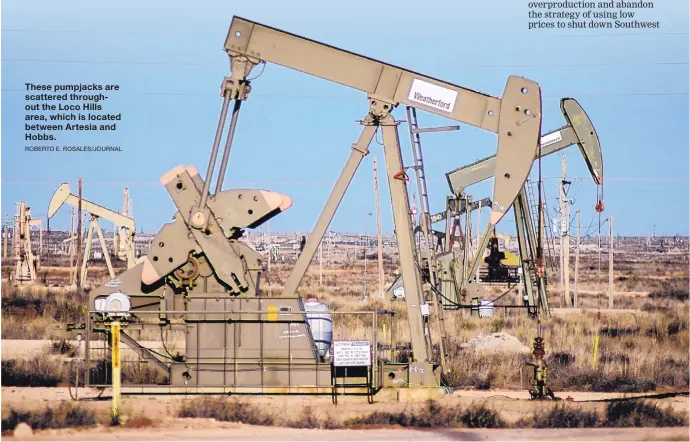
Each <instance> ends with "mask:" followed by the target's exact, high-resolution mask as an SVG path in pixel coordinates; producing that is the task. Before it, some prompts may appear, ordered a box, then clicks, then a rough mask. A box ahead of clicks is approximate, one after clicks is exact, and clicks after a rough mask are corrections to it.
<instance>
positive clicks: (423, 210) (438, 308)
mask: <svg viewBox="0 0 690 442" xmlns="http://www.w3.org/2000/svg"><path fill="white" fill-rule="evenodd" d="M406 110H407V126H408V128H409V131H410V144H411V147H412V156H413V158H414V166H412V167H411V168H412V169H414V171H415V176H416V178H417V194H418V195H419V205H420V206H421V207H420V214H419V219H420V227H421V229H422V233H423V234H424V242H423V243H422V244H421V247H420V249H421V250H420V254H419V256H418V261H421V259H422V258H425V259H426V260H427V263H428V266H429V279H430V281H429V282H430V283H431V288H432V291H433V292H434V293H435V294H436V296H435V297H433V299H435V301H434V302H433V306H434V310H435V312H434V313H435V316H436V318H437V319H438V327H439V331H440V333H441V341H440V348H439V350H440V351H439V353H440V355H441V365H442V366H445V365H446V364H445V360H446V357H447V356H448V353H447V351H448V335H447V333H446V324H445V320H444V317H443V310H444V308H443V304H442V302H441V297H440V292H439V290H440V288H439V287H438V284H437V281H436V271H435V267H436V248H435V247H434V246H435V244H432V242H431V240H430V239H429V238H430V237H431V235H432V232H431V210H430V207H429V194H428V191H427V186H426V175H425V174H424V156H423V155H422V140H421V138H420V136H419V134H420V133H424V132H442V131H447V130H457V129H459V127H458V126H447V127H437V128H428V129H420V128H419V125H418V124H417V111H416V109H415V108H413V107H410V106H407V107H406Z"/></svg>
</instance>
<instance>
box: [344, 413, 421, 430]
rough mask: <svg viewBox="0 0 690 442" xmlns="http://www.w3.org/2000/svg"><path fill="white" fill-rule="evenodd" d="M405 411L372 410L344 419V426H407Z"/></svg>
mask: <svg viewBox="0 0 690 442" xmlns="http://www.w3.org/2000/svg"><path fill="white" fill-rule="evenodd" d="M407 417H408V416H407V413H405V412H404V411H403V412H400V413H390V412H388V411H374V412H372V413H369V414H366V415H364V416H357V417H353V418H350V419H348V420H346V421H345V423H344V425H345V426H346V427H363V426H372V425H373V426H380V425H400V426H403V427H406V426H407V422H408V421H407Z"/></svg>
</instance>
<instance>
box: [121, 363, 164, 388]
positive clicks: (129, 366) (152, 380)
mask: <svg viewBox="0 0 690 442" xmlns="http://www.w3.org/2000/svg"><path fill="white" fill-rule="evenodd" d="M122 382H123V383H127V384H145V385H160V384H167V383H168V378H167V376H165V375H163V374H162V373H161V372H159V371H158V370H156V369H155V368H153V367H151V366H150V365H149V364H146V363H139V362H132V363H125V364H123V365H122Z"/></svg>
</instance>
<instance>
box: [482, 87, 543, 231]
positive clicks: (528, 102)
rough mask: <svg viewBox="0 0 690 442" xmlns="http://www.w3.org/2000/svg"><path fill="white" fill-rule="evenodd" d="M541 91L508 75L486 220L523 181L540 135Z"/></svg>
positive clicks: (501, 210)
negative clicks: (490, 198) (491, 191)
mask: <svg viewBox="0 0 690 442" xmlns="http://www.w3.org/2000/svg"><path fill="white" fill-rule="evenodd" d="M541 118H542V116H541V90H540V89H539V87H538V86H537V85H536V84H534V83H533V82H531V81H527V80H525V79H524V78H520V77H510V78H509V79H508V83H507V84H506V89H505V92H504V93H503V99H502V100H501V115H500V119H499V125H498V129H499V131H498V151H497V152H496V172H495V174H496V175H495V176H496V180H495V182H494V194H493V198H492V200H491V217H490V219H489V222H490V223H491V224H493V225H496V223H498V222H499V221H500V220H501V218H503V215H505V213H506V211H507V210H508V208H509V207H510V205H511V204H512V202H513V201H514V200H515V197H516V196H517V194H518V192H520V189H522V186H523V185H524V184H525V181H526V180H527V176H528V175H529V171H530V169H531V168H532V162H533V161H534V156H535V154H536V152H537V147H538V145H539V135H540V134H541Z"/></svg>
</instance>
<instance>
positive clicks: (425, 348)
mask: <svg viewBox="0 0 690 442" xmlns="http://www.w3.org/2000/svg"><path fill="white" fill-rule="evenodd" d="M392 109H393V106H392V105H390V104H387V103H382V102H379V101H377V100H370V112H369V114H368V115H367V116H366V117H365V118H364V120H363V121H362V122H361V124H362V125H363V126H364V127H363V129H362V132H361V134H360V136H359V139H358V140H357V142H356V143H355V144H354V145H353V146H352V152H351V153H350V156H349V158H348V160H347V162H346V163H345V166H344V167H343V170H342V172H341V173H340V176H339V177H338V180H337V181H336V183H335V186H334V187H333V190H332V191H331V194H330V196H329V198H328V200H327V202H326V205H325V206H324V208H323V210H322V211H321V215H320V216H319V218H318V220H317V221H316V225H315V226H314V228H313V230H312V233H311V234H310V235H309V239H308V240H307V243H306V244H305V246H304V250H303V251H302V254H301V255H300V257H299V259H298V260H297V264H296V265H295V267H294V269H293V271H292V273H291V274H290V277H289V278H288V281H287V283H286V284H285V287H284V289H283V292H282V294H283V295H284V296H291V295H294V293H295V292H296V291H297V287H298V286H299V284H300V282H301V281H302V279H303V277H304V274H305V273H306V271H307V268H308V267H309V264H310V263H311V260H312V259H313V257H314V255H315V253H316V251H317V249H318V246H319V244H320V243H321V240H322V239H323V236H324V234H325V232H326V229H328V226H329V224H330V223H331V221H332V219H333V216H334V215H335V212H336V210H337V209H338V206H339V205H340V202H341V201H342V198H343V196H344V195H345V191H346V190H347V187H348V186H349V184H350V182H351V181H352V178H353V177H354V175H355V173H356V171H357V168H358V167H359V165H360V163H361V161H362V158H364V156H366V155H367V154H368V153H369V144H370V143H371V140H372V139H373V138H374V135H375V134H376V130H377V129H379V128H380V129H381V132H382V135H383V145H384V157H385V162H386V175H387V176H388V186H389V189H390V197H391V205H392V208H393V219H394V222H395V232H396V236H397V240H398V248H399V252H400V266H401V273H402V278H403V285H404V287H405V300H406V302H407V314H408V321H409V327H410V338H411V341H412V360H413V364H412V366H413V368H412V369H411V371H410V376H411V377H416V378H417V379H416V381H415V382H414V383H415V384H417V385H423V386H431V385H438V380H437V379H436V378H435V377H434V372H433V355H432V348H431V339H430V331H429V327H428V317H429V309H428V304H427V303H426V300H425V299H424V295H423V291H422V281H421V275H420V273H419V266H418V263H417V262H416V258H415V256H416V254H415V247H414V235H413V226H412V220H411V218H410V216H409V213H410V202H409V197H408V193H407V184H406V182H405V180H404V179H400V178H399V176H400V172H401V171H403V170H404V166H403V162H402V153H401V151H400V139H399V137H398V129H397V126H398V123H397V122H396V121H395V119H394V118H393V116H392V115H391V114H390V111H391V110H392ZM410 382H412V380H411V381H410Z"/></svg>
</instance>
